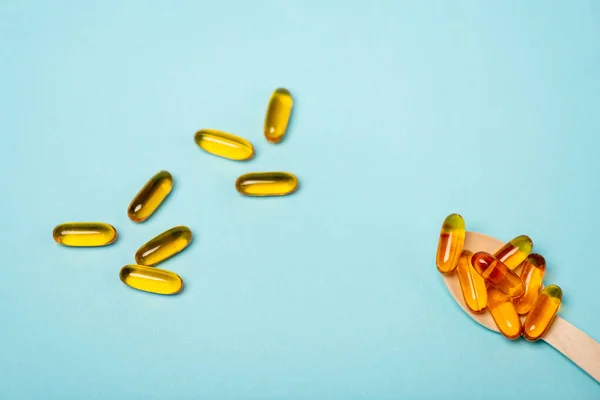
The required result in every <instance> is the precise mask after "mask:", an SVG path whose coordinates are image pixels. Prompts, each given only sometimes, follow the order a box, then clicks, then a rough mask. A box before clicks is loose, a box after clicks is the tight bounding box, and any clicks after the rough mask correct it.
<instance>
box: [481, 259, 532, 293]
mask: <svg viewBox="0 0 600 400" xmlns="http://www.w3.org/2000/svg"><path fill="white" fill-rule="evenodd" d="M471 263H472V264H473V267H474V268H475V271H477V273H478V274H479V275H481V276H482V277H483V279H485V281H486V282H487V283H489V284H490V285H492V286H494V287H495V288H496V289H498V290H500V291H501V292H502V293H504V294H506V295H508V296H510V297H519V296H522V295H523V294H524V293H525V285H523V282H522V281H521V278H519V276H518V275H517V274H515V273H514V272H513V271H511V270H510V269H509V268H508V267H507V266H506V265H504V264H503V263H501V262H500V261H498V260H497V259H496V258H495V257H494V256H493V255H491V254H489V253H486V252H485V251H480V252H479V253H475V254H474V255H473V258H472V259H471ZM488 298H489V293H488Z"/></svg>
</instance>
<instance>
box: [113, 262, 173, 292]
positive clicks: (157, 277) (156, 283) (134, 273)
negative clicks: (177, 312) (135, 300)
mask: <svg viewBox="0 0 600 400" xmlns="http://www.w3.org/2000/svg"><path fill="white" fill-rule="evenodd" d="M119 278H121V281H122V282H123V283H124V284H126V285H127V286H129V287H132V288H134V289H137V290H142V291H144V292H150V293H156V294H177V293H179V292H181V289H183V281H182V280H181V277H180V276H179V275H177V274H176V273H174V272H171V271H167V270H164V269H159V268H152V267H147V266H145V265H126V266H124V267H123V268H121V272H120V273H119Z"/></svg>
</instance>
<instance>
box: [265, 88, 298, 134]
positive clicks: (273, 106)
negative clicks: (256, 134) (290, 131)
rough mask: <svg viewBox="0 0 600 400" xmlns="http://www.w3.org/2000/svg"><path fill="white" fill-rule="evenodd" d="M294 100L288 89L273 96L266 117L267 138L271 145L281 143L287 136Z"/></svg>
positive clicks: (277, 91) (281, 90)
mask: <svg viewBox="0 0 600 400" xmlns="http://www.w3.org/2000/svg"><path fill="white" fill-rule="evenodd" d="M293 106H294V100H293V99H292V95H291V94H290V92H289V91H288V90H287V89H283V88H279V89H277V90H275V91H274V92H273V94H272V95H271V100H270V101H269V107H268V108H267V115H266V116H265V137H266V138H267V140H268V141H269V142H271V143H279V142H280V141H281V139H283V137H284V136H285V132H286V131H287V127H288V123H289V122H290V116H291V115H292V107H293Z"/></svg>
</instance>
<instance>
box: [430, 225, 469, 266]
mask: <svg viewBox="0 0 600 400" xmlns="http://www.w3.org/2000/svg"><path fill="white" fill-rule="evenodd" d="M465 234H466V231H465V220H464V219H463V217H462V216H460V215H459V214H450V215H448V216H447V217H446V219H445V220H444V223H443V224H442V230H441V232H440V240H439V241H438V249H437V256H436V265H437V269H438V271H440V272H441V273H442V274H450V273H452V272H453V271H454V270H455V269H456V266H457V265H458V259H459V258H460V254H461V253H462V249H463V246H464V245H465Z"/></svg>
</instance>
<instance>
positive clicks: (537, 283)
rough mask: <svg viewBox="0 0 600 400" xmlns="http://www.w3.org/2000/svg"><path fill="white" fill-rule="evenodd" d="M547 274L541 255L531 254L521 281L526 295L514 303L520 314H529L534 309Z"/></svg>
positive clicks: (523, 269)
mask: <svg viewBox="0 0 600 400" xmlns="http://www.w3.org/2000/svg"><path fill="white" fill-rule="evenodd" d="M545 272H546V260H545V259H544V257H542V256H541V255H539V254H536V253H534V254H530V255H529V257H527V258H526V259H525V261H524V262H523V268H522V269H521V280H522V281H523V283H524V284H525V294H524V295H523V296H521V297H517V298H516V299H514V301H513V302H514V304H515V308H516V309H517V312H518V313H519V314H521V315H523V314H527V313H528V312H529V311H530V310H531V307H533V303H535V300H536V299H537V297H538V294H539V293H540V288H541V287H542V280H543V279H544V273H545Z"/></svg>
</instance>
